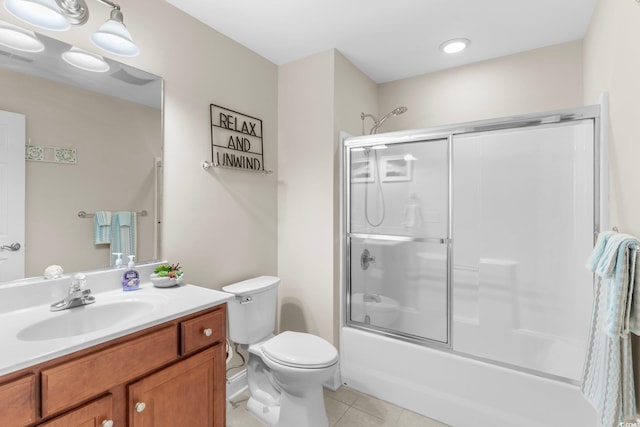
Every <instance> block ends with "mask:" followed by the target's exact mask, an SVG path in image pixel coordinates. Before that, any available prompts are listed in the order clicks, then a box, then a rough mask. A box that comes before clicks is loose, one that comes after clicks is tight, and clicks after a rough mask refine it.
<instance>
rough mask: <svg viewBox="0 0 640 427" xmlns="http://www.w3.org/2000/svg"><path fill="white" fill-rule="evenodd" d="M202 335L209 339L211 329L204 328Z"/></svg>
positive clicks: (211, 332)
mask: <svg viewBox="0 0 640 427" xmlns="http://www.w3.org/2000/svg"><path fill="white" fill-rule="evenodd" d="M202 333H203V334H204V336H205V337H210V336H211V335H212V334H213V331H212V330H211V328H205V329H204V330H203V331H202Z"/></svg>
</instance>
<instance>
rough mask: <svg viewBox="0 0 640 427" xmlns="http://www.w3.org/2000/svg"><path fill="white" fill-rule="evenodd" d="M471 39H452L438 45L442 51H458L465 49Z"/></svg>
mask: <svg viewBox="0 0 640 427" xmlns="http://www.w3.org/2000/svg"><path fill="white" fill-rule="evenodd" d="M470 44H471V41H470V40H469V39H452V40H447V41H446V42H444V43H442V44H441V45H440V50H441V51H443V52H444V53H458V52H461V51H463V50H465V49H466V48H467V47H468V46H469V45H470Z"/></svg>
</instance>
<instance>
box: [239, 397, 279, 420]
mask: <svg viewBox="0 0 640 427" xmlns="http://www.w3.org/2000/svg"><path fill="white" fill-rule="evenodd" d="M247 411H249V413H250V414H252V415H253V416H254V417H256V418H258V419H259V420H260V421H263V422H265V423H267V424H269V425H270V426H276V425H277V422H278V418H280V406H275V405H274V406H269V405H265V404H264V403H262V402H260V401H258V400H256V399H255V398H254V397H250V398H249V400H248V401H247Z"/></svg>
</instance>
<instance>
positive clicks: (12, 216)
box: [0, 111, 25, 282]
mask: <svg viewBox="0 0 640 427" xmlns="http://www.w3.org/2000/svg"><path fill="white" fill-rule="evenodd" d="M24 150H25V116H24V115H22V114H16V113H10V112H8V111H0V247H2V249H0V282H4V281H7V280H15V279H21V278H23V277H24V248H23V246H24V234H25V225H24V224H25V222H24V215H25V211H24V208H25V163H24Z"/></svg>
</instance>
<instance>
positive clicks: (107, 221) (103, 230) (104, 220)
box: [93, 211, 111, 245]
mask: <svg viewBox="0 0 640 427" xmlns="http://www.w3.org/2000/svg"><path fill="white" fill-rule="evenodd" d="M109 243H111V212H109V211H97V212H96V213H95V215H94V216H93V244H94V245H104V244H109Z"/></svg>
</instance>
